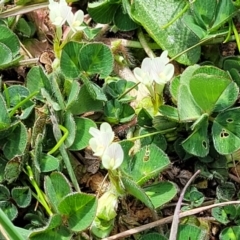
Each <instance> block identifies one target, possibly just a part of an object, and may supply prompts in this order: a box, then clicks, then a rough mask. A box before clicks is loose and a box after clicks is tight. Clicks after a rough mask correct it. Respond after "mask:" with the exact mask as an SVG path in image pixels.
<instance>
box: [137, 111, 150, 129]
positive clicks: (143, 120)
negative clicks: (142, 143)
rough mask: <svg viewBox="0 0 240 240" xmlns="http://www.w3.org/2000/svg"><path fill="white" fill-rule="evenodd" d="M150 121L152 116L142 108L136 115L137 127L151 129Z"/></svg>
mask: <svg viewBox="0 0 240 240" xmlns="http://www.w3.org/2000/svg"><path fill="white" fill-rule="evenodd" d="M152 120H153V118H152V116H151V115H150V114H149V112H148V111H147V110H146V109H145V108H142V109H141V110H140V112H139V113H138V115H137V122H138V125H139V126H141V127H151V126H152Z"/></svg>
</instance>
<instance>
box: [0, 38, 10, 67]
mask: <svg viewBox="0 0 240 240" xmlns="http://www.w3.org/2000/svg"><path fill="white" fill-rule="evenodd" d="M12 58H13V56H12V52H11V50H10V49H9V48H8V47H7V46H6V45H5V44H3V43H1V42H0V69H4V67H3V66H4V64H7V63H9V62H11V61H12Z"/></svg>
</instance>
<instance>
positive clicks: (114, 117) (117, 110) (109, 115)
mask: <svg viewBox="0 0 240 240" xmlns="http://www.w3.org/2000/svg"><path fill="white" fill-rule="evenodd" d="M122 111H123V105H122V103H120V102H119V101H118V100H117V99H113V100H110V101H107V102H106V104H105V106H104V109H103V112H104V116H105V119H106V120H107V121H108V122H109V123H113V124H117V123H119V120H120V115H121V114H122Z"/></svg>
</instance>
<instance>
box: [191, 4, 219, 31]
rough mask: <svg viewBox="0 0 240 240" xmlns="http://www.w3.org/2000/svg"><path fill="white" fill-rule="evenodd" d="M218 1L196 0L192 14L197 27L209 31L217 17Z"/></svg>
mask: <svg viewBox="0 0 240 240" xmlns="http://www.w3.org/2000/svg"><path fill="white" fill-rule="evenodd" d="M216 7H217V1H208V0H195V1H194V3H193V4H192V13H193V15H194V19H195V21H196V23H197V25H199V26H201V27H202V28H204V29H209V28H210V26H211V24H212V21H213V19H214V17H215V12H216Z"/></svg>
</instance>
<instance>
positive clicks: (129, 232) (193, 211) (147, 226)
mask: <svg viewBox="0 0 240 240" xmlns="http://www.w3.org/2000/svg"><path fill="white" fill-rule="evenodd" d="M231 204H240V201H229V202H223V203H216V204H212V205H209V206H204V207H199V208H195V209H191V210H189V211H186V212H181V213H180V214H179V218H183V217H187V216H191V215H194V214H197V213H200V212H202V211H206V210H208V209H211V208H214V207H224V206H226V205H231ZM172 220H173V216H170V217H166V218H163V219H160V220H158V221H155V222H152V223H148V224H145V225H143V226H140V227H136V228H133V229H130V230H127V231H125V232H122V233H118V234H116V235H113V236H110V237H107V238H103V240H115V239H119V238H123V237H127V236H130V235H133V234H136V233H139V232H143V231H145V230H147V229H150V228H154V227H157V226H159V225H163V224H166V223H170V222H171V221H172Z"/></svg>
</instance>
